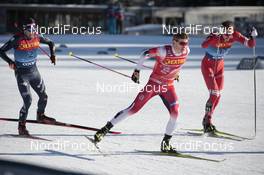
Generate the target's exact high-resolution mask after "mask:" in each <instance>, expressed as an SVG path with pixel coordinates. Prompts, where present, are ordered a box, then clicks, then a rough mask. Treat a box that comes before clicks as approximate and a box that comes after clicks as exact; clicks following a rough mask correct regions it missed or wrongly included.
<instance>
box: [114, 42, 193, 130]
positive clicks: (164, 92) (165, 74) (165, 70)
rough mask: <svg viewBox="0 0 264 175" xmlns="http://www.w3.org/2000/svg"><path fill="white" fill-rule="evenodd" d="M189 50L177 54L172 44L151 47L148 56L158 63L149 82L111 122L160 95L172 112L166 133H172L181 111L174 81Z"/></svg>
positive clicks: (140, 63) (132, 112) (120, 118)
mask: <svg viewBox="0 0 264 175" xmlns="http://www.w3.org/2000/svg"><path fill="white" fill-rule="evenodd" d="M189 52H190V49H189V47H185V48H184V49H182V51H181V53H179V54H177V53H175V51H174V49H173V46H171V45H165V46H163V47H157V48H151V49H149V50H148V54H149V57H147V58H155V59H156V63H155V65H154V68H153V72H152V74H151V75H150V78H149V81H148V83H147V84H146V85H145V87H144V88H143V89H142V90H141V92H139V94H138V95H137V97H136V99H135V100H134V102H133V103H132V104H131V105H130V106H129V107H128V108H126V109H124V110H122V111H120V112H118V113H117V114H116V116H115V117H114V118H113V119H112V120H111V121H110V122H111V123H112V124H113V125H115V124H116V123H118V122H119V121H121V120H123V119H125V118H126V117H127V116H130V115H132V114H134V113H136V112H138V111H139V110H140V109H141V108H142V107H143V106H144V105H145V104H146V103H147V102H148V101H149V100H150V99H151V98H152V97H154V96H156V95H159V96H160V97H161V99H162V101H163V103H164V105H165V106H166V107H167V109H168V111H169V113H170V120H169V122H168V124H167V127H166V134H167V135H172V132H173V131H174V129H175V128H176V119H177V117H178V111H179V103H178V97H177V95H176V91H175V88H174V84H173V82H174V80H175V77H176V75H177V74H178V73H179V71H180V68H181V67H182V65H183V64H184V63H185V61H186V58H187V56H188V54H189ZM145 59H146V57H145V55H143V56H142V57H141V59H140V61H139V63H138V66H137V69H139V68H140V67H141V66H142V64H143V62H144V60H145Z"/></svg>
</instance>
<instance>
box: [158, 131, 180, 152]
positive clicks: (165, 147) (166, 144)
mask: <svg viewBox="0 0 264 175" xmlns="http://www.w3.org/2000/svg"><path fill="white" fill-rule="evenodd" d="M171 137H172V136H170V135H167V134H165V136H164V138H163V140H162V141H161V146H160V150H161V152H163V153H178V152H177V151H176V149H175V148H173V147H172V146H171V145H170V139H171Z"/></svg>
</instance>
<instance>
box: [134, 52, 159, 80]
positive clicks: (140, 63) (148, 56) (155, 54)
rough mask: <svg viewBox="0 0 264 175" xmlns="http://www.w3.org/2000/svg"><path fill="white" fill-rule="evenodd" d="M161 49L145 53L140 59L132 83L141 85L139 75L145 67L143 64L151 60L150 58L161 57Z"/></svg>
mask: <svg viewBox="0 0 264 175" xmlns="http://www.w3.org/2000/svg"><path fill="white" fill-rule="evenodd" d="M158 50H159V48H152V49H149V50H146V51H144V52H143V53H142V54H141V55H140V58H139V61H138V64H137V66H136V68H135V70H134V72H133V74H132V77H131V79H132V81H134V82H135V83H139V75H140V70H141V68H142V66H143V63H144V62H145V60H147V59H149V58H153V57H154V58H155V57H156V56H158V55H159V51H158Z"/></svg>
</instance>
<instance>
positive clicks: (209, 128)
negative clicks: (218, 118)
mask: <svg viewBox="0 0 264 175" xmlns="http://www.w3.org/2000/svg"><path fill="white" fill-rule="evenodd" d="M202 124H203V131H204V133H211V134H214V133H215V131H216V128H215V126H214V125H213V124H212V122H211V117H210V116H207V115H205V116H204V119H203V123H202Z"/></svg>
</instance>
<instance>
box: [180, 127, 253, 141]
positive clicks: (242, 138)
mask: <svg viewBox="0 0 264 175" xmlns="http://www.w3.org/2000/svg"><path fill="white" fill-rule="evenodd" d="M182 130H187V131H195V132H203V129H182ZM215 133H217V134H219V135H221V136H230V137H236V138H239V139H241V140H253V139H254V138H249V137H242V136H239V135H235V134H231V133H228V132H223V131H219V130H216V131H215Z"/></svg>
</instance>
